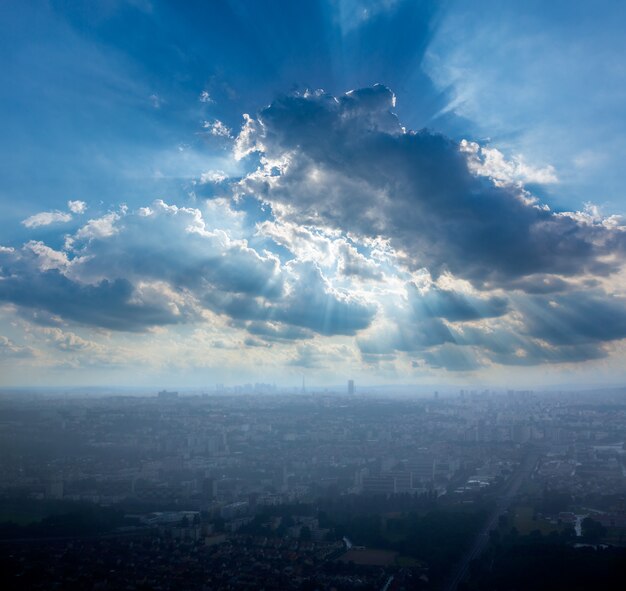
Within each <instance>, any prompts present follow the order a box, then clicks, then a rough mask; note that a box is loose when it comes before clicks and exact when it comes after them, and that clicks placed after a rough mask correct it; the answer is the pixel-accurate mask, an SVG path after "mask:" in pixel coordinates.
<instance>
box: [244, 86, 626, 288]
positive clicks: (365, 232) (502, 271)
mask: <svg viewBox="0 0 626 591" xmlns="http://www.w3.org/2000/svg"><path fill="white" fill-rule="evenodd" d="M394 104H395V96H394V95H393V93H392V92H391V91H390V90H389V89H387V88H385V87H384V86H381V85H377V86H374V87H372V88H367V89H362V90H357V91H352V92H350V93H347V94H345V95H343V96H340V97H333V96H330V95H328V94H325V93H322V92H317V93H303V94H298V95H290V96H285V97H282V98H280V99H278V100H276V101H275V102H274V103H272V104H271V105H270V106H269V107H267V108H265V109H263V110H262V111H260V112H259V113H258V115H257V116H256V118H250V117H248V118H247V119H246V120H245V122H244V126H243V128H242V131H241V133H240V135H239V137H238V138H237V139H236V142H235V154H236V155H237V156H238V157H243V156H245V155H246V154H250V153H252V152H254V151H256V152H258V154H259V157H260V161H261V167H260V168H259V169H258V170H256V171H254V172H253V173H251V174H249V175H248V176H247V177H246V178H245V179H244V180H243V181H242V182H241V183H240V186H239V188H238V191H239V193H240V194H249V195H253V196H256V197H257V198H258V199H260V200H263V201H265V202H267V203H269V204H271V206H272V208H273V211H274V213H275V215H276V216H277V217H278V218H279V219H281V220H288V221H292V222H294V223H296V224H304V225H310V226H318V227H326V228H333V229H337V230H342V231H343V232H351V233H354V234H356V235H358V236H365V237H370V238H375V237H378V236H382V237H384V238H387V239H389V240H390V243H391V245H392V246H393V247H394V248H395V249H396V250H397V251H398V252H399V253H402V254H403V255H404V262H405V264H406V266H407V267H408V268H410V269H419V268H422V267H426V268H428V269H429V270H430V272H431V273H432V274H433V275H434V276H435V277H437V276H439V275H441V274H442V273H444V272H446V271H448V272H451V273H452V274H453V275H455V276H457V277H461V278H464V279H467V280H469V281H471V282H472V283H473V284H474V285H475V286H477V287H480V288H485V287H491V288H492V287H497V286H499V285H505V284H506V283H507V282H510V281H515V280H520V279H523V278H526V277H529V276H534V275H540V274H541V275H546V276H547V275H559V276H562V277H571V276H577V275H581V274H587V275H598V276H602V275H607V274H610V273H612V272H615V271H616V270H617V269H618V268H619V265H620V262H619V261H617V260H611V258H610V257H611V255H615V254H618V255H620V257H621V255H622V253H623V251H624V241H625V237H626V234H625V233H624V232H623V229H622V227H621V226H617V227H615V226H613V227H608V226H607V224H606V223H604V221H603V220H602V221H598V220H593V219H591V218H589V217H587V218H584V219H583V218H581V217H580V216H578V215H576V214H560V213H554V212H552V211H550V210H549V209H548V208H547V207H545V206H542V205H540V204H538V203H536V202H535V200H534V199H533V198H532V196H530V195H529V194H528V193H527V192H526V191H524V190H522V189H520V188H519V186H516V185H514V186H511V185H510V184H506V183H498V184H496V183H494V182H493V181H492V180H491V179H490V178H486V177H485V176H483V175H482V174H478V172H481V171H476V170H475V168H476V167H475V166H474V164H475V157H476V154H474V153H473V152H472V153H470V154H469V155H468V153H467V150H466V149H465V151H464V150H463V149H461V148H462V146H459V145H458V144H457V143H455V142H453V141H451V140H449V139H447V138H445V137H443V136H441V135H438V134H434V133H431V132H429V131H425V130H422V131H420V132H411V131H406V130H405V129H404V128H403V127H402V126H401V125H400V123H399V121H398V119H397V117H396V116H395V115H394V114H393V108H394ZM466 146H467V144H466ZM485 154H486V156H485ZM490 155H491V156H490ZM480 156H481V157H482V158H487V157H489V158H490V160H489V165H488V166H487V165H485V166H487V168H486V169H485V170H483V171H482V172H484V173H487V172H489V173H492V174H494V175H496V176H497V177H498V178H499V179H502V178H505V179H510V180H512V181H517V180H519V181H520V182H521V181H522V180H534V181H538V180H542V181H543V182H545V181H550V180H553V179H552V177H551V172H550V171H549V170H548V169H537V170H535V169H531V168H530V167H526V168H524V166H523V165H522V164H521V163H520V162H519V161H518V162H517V164H512V165H511V166H512V168H510V169H507V167H506V166H504V164H503V161H499V160H498V161H497V163H494V161H496V160H497V159H494V157H493V152H490V151H489V150H487V151H486V152H482V151H481V152H480ZM473 163H474V164H473ZM496 164H498V165H499V166H500V169H498V166H496ZM472 167H474V170H472ZM507 175H508V176H507ZM496 180H497V179H496ZM521 285H522V284H521V283H520V286H521Z"/></svg>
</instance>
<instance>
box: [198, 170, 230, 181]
mask: <svg viewBox="0 0 626 591" xmlns="http://www.w3.org/2000/svg"><path fill="white" fill-rule="evenodd" d="M227 178H228V175H227V174H226V173H225V172H223V171H221V170H209V171H208V172H203V173H202V174H201V175H200V182H201V183H202V184H206V183H216V184H217V183H222V182H224V181H225V180H226V179H227Z"/></svg>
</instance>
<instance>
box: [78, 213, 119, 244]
mask: <svg viewBox="0 0 626 591" xmlns="http://www.w3.org/2000/svg"><path fill="white" fill-rule="evenodd" d="M119 219H120V215H119V214H117V213H115V212H109V213H107V214H106V215H103V216H102V217H100V218H95V219H92V220H89V221H88V222H87V223H86V224H85V225H84V226H83V227H82V228H80V229H79V230H78V232H76V234H75V236H74V238H75V239H77V240H93V239H94V238H108V237H109V236H113V234H115V233H116V232H117V228H116V227H115V222H117V221H118V220H119Z"/></svg>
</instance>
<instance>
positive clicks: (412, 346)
mask: <svg viewBox="0 0 626 591" xmlns="http://www.w3.org/2000/svg"><path fill="white" fill-rule="evenodd" d="M624 25H626V8H624V6H623V3H621V2H617V1H613V2H608V1H605V2H594V3H590V2H571V1H570V2H564V1H563V2H561V1H560V0H556V1H554V2H550V3H549V4H546V3H545V2H534V1H528V2H515V3H514V2H496V1H495V0H493V1H491V0H489V1H488V0H481V1H477V2H472V3H466V2H455V1H441V2H437V1H428V2H426V1H424V2H419V1H411V0H371V1H365V0H363V1H361V0H351V1H347V0H346V1H340V0H323V1H322V0H320V1H311V2H298V3H294V2H289V1H284V2H283V1H272V2H261V1H247V2H244V1H240V2H235V1H220V2H217V1H216V2H185V3H174V2H160V1H157V0H155V1H152V0H134V1H131V0H128V1H123V0H111V1H102V2H76V1H73V2H57V1H49V2H43V1H42V2H28V1H24V2H4V3H2V5H1V6H0V33H1V37H0V38H1V39H2V41H1V42H0V56H1V57H2V64H3V68H2V69H1V70H0V118H1V123H2V127H1V128H2V130H3V132H2V134H1V136H0V161H1V162H2V170H1V172H2V175H1V180H0V382H1V383H2V384H4V385H31V384H32V385H41V384H55V385H63V384H124V385H158V384H171V385H190V386H202V385H205V384H211V383H214V382H227V383H230V382H241V381H246V380H247V381H257V380H263V381H276V382H278V383H292V382H294V383H297V382H299V380H300V376H302V375H303V374H304V375H307V376H309V379H310V380H313V381H317V382H318V383H320V384H324V383H337V382H338V381H343V380H344V378H346V379H347V377H353V378H355V379H357V381H359V382H360V383H382V382H389V383H394V382H397V383H484V384H490V383H492V384H500V385H514V384H515V383H521V382H523V383H528V384H542V383H545V384H555V383H571V382H577V381H578V382H580V381H583V382H585V383H614V382H618V381H619V380H621V379H623V377H624V376H623V369H622V368H623V367H624V364H623V357H624V338H626V305H625V302H626V300H625V299H624V287H625V285H624V281H623V277H624V274H623V256H624V254H623V253H624V245H625V240H624V238H623V236H624V230H623V225H622V224H623V222H622V220H621V218H620V217H619V216H620V215H623V214H625V213H626V197H625V195H624V192H623V189H622V169H623V165H622V163H621V160H622V158H623V154H624V153H625V152H626V145H625V144H626V140H625V139H624V138H625V137H626V133H625V132H626V116H625V115H626V114H625V112H624V111H625V108H624V105H625V104H626V101H625V99H626V96H625V95H626V67H625V62H624V58H623V56H624V55H626V38H625V37H624V35H623V30H624ZM351 91H352V92H351ZM346 93H347V94H346ZM244 114H245V115H244ZM420 130H423V131H420Z"/></svg>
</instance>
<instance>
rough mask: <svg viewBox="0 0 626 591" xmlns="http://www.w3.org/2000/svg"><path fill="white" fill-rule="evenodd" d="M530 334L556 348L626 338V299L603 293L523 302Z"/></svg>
mask: <svg viewBox="0 0 626 591" xmlns="http://www.w3.org/2000/svg"><path fill="white" fill-rule="evenodd" d="M518 306H519V309H520V310H521V311H522V313H523V314H524V319H525V325H526V331H527V332H528V334H530V335H531V336H533V337H536V338H539V339H543V340H544V341H547V342H548V343H550V344H552V345H557V346H559V345H581V344H593V343H601V342H605V341H614V340H617V339H623V338H625V337H626V299H625V298H621V297H617V296H609V295H607V294H605V293H603V292H601V291H595V292H591V293H589V292H581V291H576V292H570V293H567V294H559V295H558V296H554V297H552V298H549V299H548V298H541V297H529V298H525V299H522V300H521V301H520V302H519V304H518Z"/></svg>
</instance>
